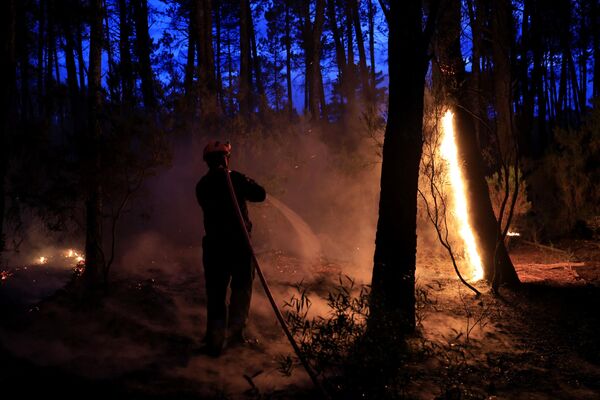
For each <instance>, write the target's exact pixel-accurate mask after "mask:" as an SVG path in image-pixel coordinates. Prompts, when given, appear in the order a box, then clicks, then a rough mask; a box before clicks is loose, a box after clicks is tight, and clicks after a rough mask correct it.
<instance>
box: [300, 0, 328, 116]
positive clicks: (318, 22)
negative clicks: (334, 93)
mask: <svg viewBox="0 0 600 400" xmlns="http://www.w3.org/2000/svg"><path fill="white" fill-rule="evenodd" d="M303 19H304V32H303V42H304V52H305V69H306V75H305V82H306V89H307V97H308V99H307V100H308V111H309V112H310V115H311V118H312V119H313V120H318V119H320V118H321V117H323V118H325V117H326V112H327V111H326V104H325V103H324V99H323V97H324V96H323V97H322V96H321V93H322V89H321V86H322V85H323V80H322V77H321V34H322V32H323V23H324V21H325V0H317V4H316V9H315V20H314V22H311V20H310V3H309V2H306V3H304V7H303ZM319 105H320V107H319Z"/></svg>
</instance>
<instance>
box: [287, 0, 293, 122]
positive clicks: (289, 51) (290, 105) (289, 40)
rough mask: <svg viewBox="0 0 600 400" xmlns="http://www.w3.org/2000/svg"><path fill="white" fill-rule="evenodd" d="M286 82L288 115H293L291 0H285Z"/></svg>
mask: <svg viewBox="0 0 600 400" xmlns="http://www.w3.org/2000/svg"><path fill="white" fill-rule="evenodd" d="M285 82H286V86H287V98H288V101H287V108H288V115H289V116H290V117H291V116H292V115H293V114H294V100H293V98H294V93H293V92H292V37H291V15H290V6H289V0H285Z"/></svg>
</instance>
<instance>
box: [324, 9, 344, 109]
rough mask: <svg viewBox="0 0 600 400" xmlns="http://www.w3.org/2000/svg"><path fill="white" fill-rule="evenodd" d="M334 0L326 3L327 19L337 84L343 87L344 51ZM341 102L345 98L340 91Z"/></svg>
mask: <svg viewBox="0 0 600 400" xmlns="http://www.w3.org/2000/svg"><path fill="white" fill-rule="evenodd" d="M335 3H336V2H335V0H328V1H327V19H328V20H329V25H330V28H331V33H332V36H333V43H334V45H335V63H336V64H337V67H338V82H339V84H340V87H343V86H344V73H345V71H346V51H345V49H344V45H343V44H342V39H341V33H340V28H339V27H338V23H337V12H336V7H335ZM341 97H342V102H343V98H344V97H346V94H345V93H344V91H343V90H342V93H341Z"/></svg>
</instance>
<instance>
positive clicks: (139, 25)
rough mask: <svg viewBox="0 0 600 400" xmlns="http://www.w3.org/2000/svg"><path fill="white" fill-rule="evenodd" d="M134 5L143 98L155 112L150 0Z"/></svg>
mask: <svg viewBox="0 0 600 400" xmlns="http://www.w3.org/2000/svg"><path fill="white" fill-rule="evenodd" d="M132 3H133V14H134V18H135V52H136V55H137V57H138V70H139V74H140V78H141V80H142V98H143V100H144V106H145V107H146V108H147V109H150V110H153V109H155V108H156V105H157V104H156V93H155V89H154V74H153V73H152V64H151V62H150V53H151V51H152V40H151V39H150V34H149V32H148V0H132Z"/></svg>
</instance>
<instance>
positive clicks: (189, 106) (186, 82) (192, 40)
mask: <svg viewBox="0 0 600 400" xmlns="http://www.w3.org/2000/svg"><path fill="white" fill-rule="evenodd" d="M189 7H190V9H189V18H188V19H189V21H188V48H187V59H186V63H185V75H184V78H183V90H184V93H185V98H186V100H185V103H186V110H187V111H188V112H190V113H191V114H193V113H194V110H195V107H196V96H195V93H194V62H195V61H196V30H197V28H196V23H195V21H196V3H194V2H192V3H190V4H189Z"/></svg>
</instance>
